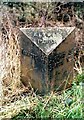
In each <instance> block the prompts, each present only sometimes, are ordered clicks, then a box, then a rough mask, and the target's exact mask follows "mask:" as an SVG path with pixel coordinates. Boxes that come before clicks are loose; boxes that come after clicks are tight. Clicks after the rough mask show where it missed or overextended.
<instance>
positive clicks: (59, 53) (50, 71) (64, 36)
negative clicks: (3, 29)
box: [20, 27, 75, 94]
mask: <svg viewBox="0 0 84 120" xmlns="http://www.w3.org/2000/svg"><path fill="white" fill-rule="evenodd" d="M20 33H21V40H20V48H21V58H20V60H21V81H22V82H23V83H24V85H25V86H29V83H31V85H32V87H33V88H34V89H35V90H37V92H38V93H41V94H45V93H47V92H49V91H51V90H56V89H57V90H61V89H64V88H66V87H68V86H70V84H71V82H72V77H73V64H74V60H73V57H74V56H73V50H74V46H75V42H74V41H75V28H74V27H47V28H20ZM66 83H67V84H66ZM65 85H66V86H65Z"/></svg>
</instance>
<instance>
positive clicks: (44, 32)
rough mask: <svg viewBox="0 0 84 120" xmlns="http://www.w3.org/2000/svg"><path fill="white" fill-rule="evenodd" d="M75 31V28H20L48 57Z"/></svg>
mask: <svg viewBox="0 0 84 120" xmlns="http://www.w3.org/2000/svg"><path fill="white" fill-rule="evenodd" d="M74 29H75V27H45V28H41V27H37V28H33V27H31V28H20V30H21V31H22V32H23V33H24V34H25V35H26V36H27V37H28V38H29V39H30V40H31V41H32V42H33V43H34V44H35V45H36V46H37V47H38V48H39V49H41V50H42V51H43V52H44V53H45V54H46V55H49V54H50V53H51V52H52V51H53V50H54V49H56V47H58V46H59V45H60V44H61V43H62V42H63V41H64V40H65V39H66V38H67V37H68V35H70V33H71V32H72V31H73V30H74Z"/></svg>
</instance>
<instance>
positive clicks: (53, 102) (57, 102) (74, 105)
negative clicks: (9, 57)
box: [0, 74, 84, 120]
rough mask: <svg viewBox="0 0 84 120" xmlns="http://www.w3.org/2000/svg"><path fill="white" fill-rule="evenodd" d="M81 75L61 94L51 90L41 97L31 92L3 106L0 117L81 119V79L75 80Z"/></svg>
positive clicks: (14, 119)
mask: <svg viewBox="0 0 84 120" xmlns="http://www.w3.org/2000/svg"><path fill="white" fill-rule="evenodd" d="M79 76H80V77H79ZM81 76H84V74H81V75H78V76H77V77H76V79H75V81H74V82H73V84H72V87H71V88H70V89H67V90H65V91H62V93H61V94H59V93H56V92H55V93H54V92H51V93H49V94H48V95H45V96H42V97H41V96H38V95H36V94H35V93H32V94H31V95H28V96H25V97H22V98H21V99H20V100H17V101H15V102H14V103H11V104H10V105H7V106H4V108H2V109H1V111H0V116H1V118H11V119H12V120H18V119H20V120H23V119H25V118H26V119H27V118H28V119H29V118H31V119H33V118H35V119H37V118H41V119H44V118H45V119H46V118H51V119H53V118H59V119H65V118H66V119H76V118H77V119H82V118H83V111H84V110H83V108H84V104H83V87H82V84H81V83H82V80H81V82H79V83H78V82H77V81H76V80H77V79H82V78H83V77H81Z"/></svg>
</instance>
